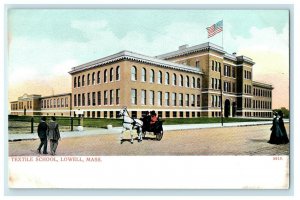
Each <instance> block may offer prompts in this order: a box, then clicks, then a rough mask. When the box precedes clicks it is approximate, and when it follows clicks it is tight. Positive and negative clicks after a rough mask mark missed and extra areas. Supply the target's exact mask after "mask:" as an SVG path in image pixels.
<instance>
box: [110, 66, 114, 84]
mask: <svg viewBox="0 0 300 200" xmlns="http://www.w3.org/2000/svg"><path fill="white" fill-rule="evenodd" d="M113 79H114V68H110V74H109V81H110V82H112V81H113Z"/></svg>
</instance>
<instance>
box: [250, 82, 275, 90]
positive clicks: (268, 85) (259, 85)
mask: <svg viewBox="0 0 300 200" xmlns="http://www.w3.org/2000/svg"><path fill="white" fill-rule="evenodd" d="M252 83H253V86H254V87H255V86H256V87H263V88H267V89H274V88H273V86H272V85H271V84H267V83H261V82H257V81H253V82H252Z"/></svg>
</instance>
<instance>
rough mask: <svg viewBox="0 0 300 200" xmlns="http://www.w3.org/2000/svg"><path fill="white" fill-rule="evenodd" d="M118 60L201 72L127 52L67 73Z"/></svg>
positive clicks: (74, 68)
mask: <svg viewBox="0 0 300 200" xmlns="http://www.w3.org/2000/svg"><path fill="white" fill-rule="evenodd" d="M120 60H133V61H137V62H142V63H147V64H153V65H157V66H161V67H166V68H170V69H175V70H181V71H186V72H191V73H197V74H202V72H201V70H200V69H199V68H196V67H191V66H187V65H182V64H178V63H174V62H170V61H166V60H162V59H159V58H155V57H151V56H146V55H142V54H139V53H135V52H131V51H127V50H125V51H121V52H119V53H116V54H113V55H110V56H107V57H104V58H101V59H98V60H95V61H92V62H88V63H85V64H82V65H79V66H76V67H73V68H72V70H71V71H70V72H69V73H70V74H74V73H77V72H80V71H84V70H87V69H92V68H94V67H97V66H101V65H105V64H108V63H112V62H116V61H120Z"/></svg>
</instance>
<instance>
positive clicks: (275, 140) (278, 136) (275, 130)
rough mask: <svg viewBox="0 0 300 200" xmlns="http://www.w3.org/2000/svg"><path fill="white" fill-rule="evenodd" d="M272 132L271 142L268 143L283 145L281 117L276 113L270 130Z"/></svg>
mask: <svg viewBox="0 0 300 200" xmlns="http://www.w3.org/2000/svg"><path fill="white" fill-rule="evenodd" d="M270 130H271V131H272V132H271V136H270V140H269V141H268V143H270V144H282V143H283V142H282V139H283V134H282V132H281V129H280V127H279V117H278V113H277V112H275V113H274V118H273V125H272V127H271V129H270Z"/></svg>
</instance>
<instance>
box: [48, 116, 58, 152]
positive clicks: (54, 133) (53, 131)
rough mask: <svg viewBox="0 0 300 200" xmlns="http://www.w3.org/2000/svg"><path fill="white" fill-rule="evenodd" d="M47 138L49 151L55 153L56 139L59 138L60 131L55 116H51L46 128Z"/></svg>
mask: <svg viewBox="0 0 300 200" xmlns="http://www.w3.org/2000/svg"><path fill="white" fill-rule="evenodd" d="M48 139H49V140H50V152H51V155H53V156H54V155H55V153H56V149H57V146H58V140H60V133H59V128H58V123H57V122H56V118H55V117H53V116H52V117H51V121H50V123H49V129H48Z"/></svg>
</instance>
